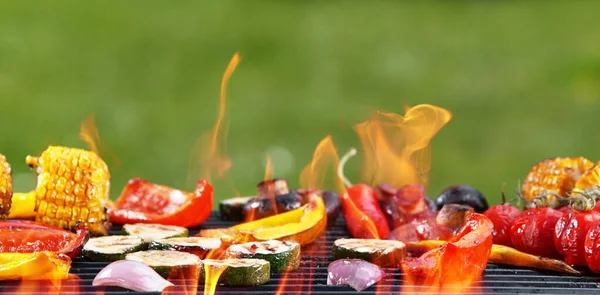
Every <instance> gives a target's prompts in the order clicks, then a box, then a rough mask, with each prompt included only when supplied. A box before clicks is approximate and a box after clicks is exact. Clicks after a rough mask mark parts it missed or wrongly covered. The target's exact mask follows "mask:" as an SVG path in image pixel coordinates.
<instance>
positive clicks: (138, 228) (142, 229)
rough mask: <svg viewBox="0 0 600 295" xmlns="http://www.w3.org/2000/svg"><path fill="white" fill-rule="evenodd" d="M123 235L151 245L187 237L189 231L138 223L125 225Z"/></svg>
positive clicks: (169, 226)
mask: <svg viewBox="0 0 600 295" xmlns="http://www.w3.org/2000/svg"><path fill="white" fill-rule="evenodd" d="M123 233H124V234H127V235H131V236H138V237H140V238H142V239H143V240H144V242H145V243H150V242H152V241H154V240H160V239H167V238H174V237H187V236H188V234H189V231H188V229H187V228H185V227H181V226H174V225H162V224H144V223H136V224H125V225H123Z"/></svg>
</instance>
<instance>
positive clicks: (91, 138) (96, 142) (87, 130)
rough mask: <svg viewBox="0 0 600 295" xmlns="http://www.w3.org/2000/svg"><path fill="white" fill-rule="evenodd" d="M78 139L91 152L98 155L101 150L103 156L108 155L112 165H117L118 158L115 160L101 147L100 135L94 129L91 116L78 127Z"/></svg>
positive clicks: (113, 156)
mask: <svg viewBox="0 0 600 295" xmlns="http://www.w3.org/2000/svg"><path fill="white" fill-rule="evenodd" d="M79 138H80V139H81V140H83V142H85V143H86V144H87V145H88V147H89V149H90V150H91V151H92V152H94V153H96V154H98V155H100V149H102V152H103V154H108V155H109V156H110V158H111V160H112V161H113V162H114V165H119V158H117V156H116V155H115V154H114V153H113V152H112V151H110V150H109V149H108V148H107V147H106V146H104V145H102V143H101V141H100V133H99V132H98V128H97V127H96V120H95V118H94V115H93V114H91V115H89V116H88V117H87V118H85V120H83V122H81V125H80V126H79Z"/></svg>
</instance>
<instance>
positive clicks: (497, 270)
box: [0, 212, 600, 295]
mask: <svg viewBox="0 0 600 295" xmlns="http://www.w3.org/2000/svg"><path fill="white" fill-rule="evenodd" d="M232 225H234V223H232V222H226V221H222V220H221V219H220V216H219V213H218V212H213V214H212V215H211V216H210V218H209V219H208V220H207V221H206V222H205V223H204V224H203V225H202V227H201V228H200V229H202V228H218V227H229V226H232ZM200 229H193V230H191V231H190V234H191V235H194V234H196V233H197V232H198V231H199V230H200ZM120 233H121V228H120V227H114V228H113V229H111V230H110V234H111V235H117V234H120ZM348 236H349V234H348V232H347V230H346V227H345V224H344V221H343V219H342V218H340V219H338V220H337V222H336V224H335V226H333V227H332V228H330V229H328V230H327V232H326V234H325V235H323V236H321V237H320V238H319V239H318V240H317V241H316V242H315V243H313V244H311V245H308V246H306V247H304V248H303V249H302V252H301V253H302V259H301V264H300V268H299V269H298V270H297V271H294V272H291V273H289V274H287V276H286V275H271V280H270V281H269V283H267V284H265V285H261V286H255V287H236V288H232V287H225V286H218V287H217V289H216V294H220V295H229V294H235V295H243V294H264V295H267V294H273V295H279V294H281V295H284V294H285V295H296V294H297V295H300V294H315V295H317V294H338V295H344V294H348V295H356V294H378V295H384V294H423V293H424V292H430V291H431V290H430V289H422V288H418V287H414V288H411V289H410V290H407V289H403V288H402V287H401V286H402V282H403V274H402V273H401V272H400V271H398V270H397V269H391V268H390V269H385V271H386V276H385V278H384V279H382V280H381V281H379V282H378V283H377V284H376V285H374V286H371V287H370V288H368V289H366V290H364V291H362V292H356V291H355V290H354V289H352V288H350V287H347V286H328V285H327V266H328V265H329V263H330V262H331V261H332V259H331V246H332V245H333V242H334V241H335V240H336V239H340V238H346V237H348ZM106 265H108V263H104V262H90V261H85V260H83V259H80V258H77V259H75V260H73V264H72V268H71V273H72V274H74V275H77V276H78V279H77V278H73V279H69V280H66V281H63V282H62V284H61V286H60V287H58V286H56V287H53V286H51V285H49V284H41V283H39V282H32V281H25V282H19V281H4V282H0V294H2V295H13V294H36V295H38V294H72V295H75V294H77V295H92V294H93V295H118V294H128V295H133V294H136V295H137V294H140V295H141V294H155V295H156V294H159V293H140V292H133V291H129V290H126V289H122V288H118V287H93V286H92V280H93V279H94V277H95V276H96V274H97V273H98V272H99V271H100V270H101V269H102V268H104V267H105V266H106ZM582 271H583V274H584V275H583V276H581V277H575V276H567V275H563V274H557V273H554V272H544V271H536V270H531V269H523V268H514V267H506V266H500V265H493V264H488V266H487V268H486V270H485V273H484V276H483V277H482V278H481V280H480V281H479V282H478V284H477V286H474V287H470V288H468V289H467V290H466V292H465V290H463V292H460V293H458V292H457V293H456V294H600V276H598V275H595V274H593V273H591V272H589V271H587V270H582ZM284 282H285V284H283V283H284ZM174 283H175V284H176V285H177V287H176V288H174V289H173V290H172V291H169V292H165V293H168V294H174V295H175V294H177V295H183V294H186V295H189V294H195V292H194V291H192V292H190V290H185V289H184V288H183V287H182V286H183V285H185V283H186V282H174ZM187 283H188V285H187V286H193V282H187ZM282 286H284V287H282ZM195 289H196V288H195ZM203 289H204V286H203V285H200V286H198V287H197V289H196V290H197V294H202V293H203ZM445 291H447V292H445V294H452V292H451V290H445Z"/></svg>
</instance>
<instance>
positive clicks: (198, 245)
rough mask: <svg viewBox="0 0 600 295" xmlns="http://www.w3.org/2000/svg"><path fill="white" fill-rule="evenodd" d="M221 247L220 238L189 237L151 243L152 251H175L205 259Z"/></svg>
mask: <svg viewBox="0 0 600 295" xmlns="http://www.w3.org/2000/svg"><path fill="white" fill-rule="evenodd" d="M219 247H221V239H219V238H203V237H187V238H170V239H162V240H156V241H153V242H152V243H150V246H149V247H148V248H149V249H150V250H174V251H181V252H187V253H191V254H194V255H196V256H198V258H200V259H204V257H205V256H206V254H207V253H208V252H210V251H211V250H213V249H217V248H219Z"/></svg>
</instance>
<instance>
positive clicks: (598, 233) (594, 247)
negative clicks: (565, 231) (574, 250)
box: [583, 222, 600, 273]
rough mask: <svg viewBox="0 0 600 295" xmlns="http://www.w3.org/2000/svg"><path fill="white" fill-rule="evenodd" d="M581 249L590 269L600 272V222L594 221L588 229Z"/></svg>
mask: <svg viewBox="0 0 600 295" xmlns="http://www.w3.org/2000/svg"><path fill="white" fill-rule="evenodd" d="M583 249H584V252H585V261H586V263H587V265H588V267H589V268H590V270H591V271H593V272H596V273H600V222H596V223H595V224H593V225H592V226H591V227H590V230H588V232H587V234H586V235H585V244H584V246H583Z"/></svg>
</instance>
